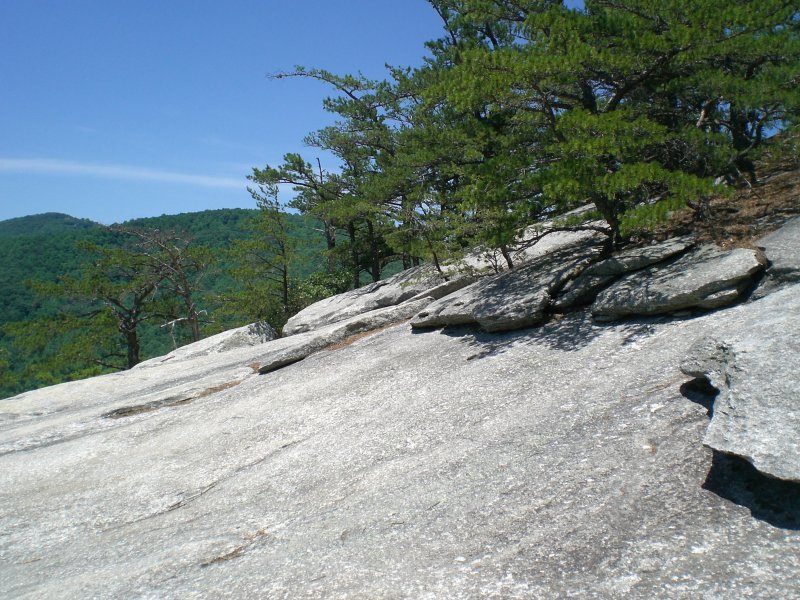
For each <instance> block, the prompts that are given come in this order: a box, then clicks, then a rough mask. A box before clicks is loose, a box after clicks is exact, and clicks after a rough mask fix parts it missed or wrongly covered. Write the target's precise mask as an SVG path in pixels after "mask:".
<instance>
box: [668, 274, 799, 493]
mask: <svg viewBox="0 0 800 600" xmlns="http://www.w3.org/2000/svg"><path fill="white" fill-rule="evenodd" d="M798 294H800V289H798V288H797V287H794V288H790V289H788V290H785V291H783V292H780V293H776V294H775V295H774V297H773V298H772V300H773V301H774V302H779V301H781V300H783V301H785V302H786V308H785V310H783V311H780V312H776V313H770V314H763V315H758V317H757V318H755V319H754V320H752V321H750V322H748V323H747V327H746V328H742V327H736V328H729V329H732V331H730V332H727V333H726V332H723V331H721V332H717V333H715V334H714V336H713V337H710V338H706V339H703V340H701V341H700V342H698V343H697V344H695V346H693V347H692V348H691V350H690V351H689V354H688V356H687V358H686V360H684V362H683V363H682V364H681V370H682V371H683V372H684V373H686V374H687V375H692V376H695V377H704V378H706V379H707V380H708V381H709V382H710V383H711V385H713V386H714V387H715V388H717V389H718V390H719V395H718V397H717V398H716V400H715V402H714V408H713V416H712V418H711V424H710V425H709V427H708V431H707V432H706V435H705V438H704V439H703V443H704V444H706V445H707V446H708V447H710V448H713V449H715V450H719V451H720V452H725V453H728V454H734V455H737V456H741V457H743V458H745V459H747V460H748V461H749V462H751V463H752V464H753V465H754V466H755V467H756V468H757V469H758V470H759V471H761V472H763V473H767V474H769V475H772V476H773V477H778V478H781V479H787V480H792V481H797V482H800V376H798V375H797V374H798V373H800V312H798V310H797V308H798V307H797V304H798V303H797V295H798Z"/></svg>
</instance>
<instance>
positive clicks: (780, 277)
mask: <svg viewBox="0 0 800 600" xmlns="http://www.w3.org/2000/svg"><path fill="white" fill-rule="evenodd" d="M758 245H759V247H760V248H762V249H763V250H764V254H765V255H766V257H767V260H768V261H769V268H768V269H767V286H765V287H768V288H772V287H775V286H776V285H780V284H784V283H788V282H795V281H800V217H796V218H794V219H792V220H791V221H789V222H788V223H786V224H785V225H784V226H783V227H781V228H780V229H778V230H777V231H774V232H772V233H771V234H769V235H767V236H765V237H763V238H761V239H760V240H759V241H758Z"/></svg>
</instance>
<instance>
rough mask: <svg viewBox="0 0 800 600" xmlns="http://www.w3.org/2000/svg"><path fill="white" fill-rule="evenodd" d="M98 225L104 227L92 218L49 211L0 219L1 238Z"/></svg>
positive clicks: (90, 227) (47, 233)
mask: <svg viewBox="0 0 800 600" xmlns="http://www.w3.org/2000/svg"><path fill="white" fill-rule="evenodd" d="M96 227H102V225H101V224H100V223H96V222H94V221H92V220H90V219H80V218H77V217H73V216H70V215H67V214H64V213H56V212H48V213H40V214H38V215H28V216H25V217H15V218H13V219H7V220H5V221H0V238H8V237H17V236H28V235H49V234H53V233H63V232H66V231H85V230H87V229H93V228H96Z"/></svg>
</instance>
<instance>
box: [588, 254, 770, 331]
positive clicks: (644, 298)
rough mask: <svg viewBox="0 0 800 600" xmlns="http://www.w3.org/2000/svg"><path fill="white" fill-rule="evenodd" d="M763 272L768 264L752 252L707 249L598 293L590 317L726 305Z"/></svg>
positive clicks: (734, 300)
mask: <svg viewBox="0 0 800 600" xmlns="http://www.w3.org/2000/svg"><path fill="white" fill-rule="evenodd" d="M764 267H765V261H764V259H763V258H762V257H761V256H760V255H759V253H758V252H756V251H754V250H750V249H747V248H736V249H734V250H730V251H723V250H719V249H718V248H716V247H715V246H710V245H709V246H703V247H701V248H698V249H697V250H695V251H694V252H692V253H691V254H689V255H686V256H683V257H681V258H680V259H678V260H676V261H675V262H673V263H671V264H669V265H666V266H661V265H657V266H653V267H649V268H647V269H643V270H641V271H637V272H635V273H632V274H630V275H626V276H625V277H623V278H622V279H620V280H619V281H617V282H616V283H614V284H612V285H611V286H610V287H609V288H607V289H606V290H604V291H603V292H601V293H600V295H599V296H598V297H597V299H596V300H595V302H594V304H593V305H592V313H593V314H594V315H595V316H596V317H600V318H605V319H618V318H621V317H630V316H635V315H657V314H664V313H670V312H676V311H679V310H684V309H690V308H703V309H712V308H719V307H721V306H727V305H729V304H733V303H735V302H736V301H737V300H738V299H739V298H740V297H741V296H742V294H743V293H744V292H745V291H746V290H747V289H748V288H749V287H750V286H751V284H752V283H753V280H754V278H755V277H756V275H758V273H760V272H761V271H763V270H764Z"/></svg>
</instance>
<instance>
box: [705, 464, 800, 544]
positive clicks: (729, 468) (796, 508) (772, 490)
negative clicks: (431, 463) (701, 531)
mask: <svg viewBox="0 0 800 600" xmlns="http://www.w3.org/2000/svg"><path fill="white" fill-rule="evenodd" d="M703 489H706V490H708V491H710V492H713V493H715V494H716V495H717V496H720V497H721V498H725V499H726V500H730V501H731V502H733V503H735V504H738V505H739V506H744V507H746V508H749V509H750V514H752V515H753V517H754V518H756V519H759V520H761V521H765V522H767V523H769V524H770V525H772V526H773V527H779V528H781V529H790V530H794V531H800V483H794V482H791V481H782V480H780V479H773V478H772V477H767V476H766V475H763V474H761V473H759V472H758V470H756V468H755V467H754V466H753V465H751V464H750V463H749V462H747V461H746V460H744V459H743V458H739V457H737V456H730V455H728V454H723V453H722V452H717V451H716V450H715V451H714V456H713V459H712V461H711V469H710V470H709V472H708V475H707V476H706V481H705V483H704V484H703Z"/></svg>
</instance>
